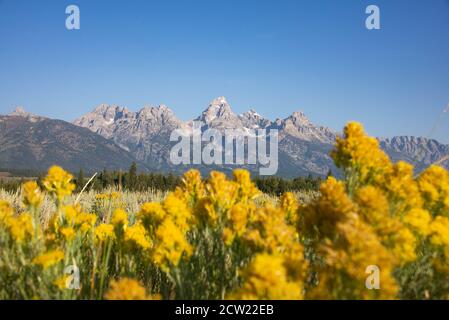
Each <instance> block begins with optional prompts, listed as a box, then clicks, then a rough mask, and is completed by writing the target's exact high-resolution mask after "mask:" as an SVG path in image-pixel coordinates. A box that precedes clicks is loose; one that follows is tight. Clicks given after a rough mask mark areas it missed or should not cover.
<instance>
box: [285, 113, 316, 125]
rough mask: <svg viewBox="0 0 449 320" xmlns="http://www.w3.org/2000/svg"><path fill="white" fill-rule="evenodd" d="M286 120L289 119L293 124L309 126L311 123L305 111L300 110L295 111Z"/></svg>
mask: <svg viewBox="0 0 449 320" xmlns="http://www.w3.org/2000/svg"><path fill="white" fill-rule="evenodd" d="M287 121H291V122H292V123H293V124H294V125H295V126H297V127H298V126H309V125H311V123H310V120H309V119H308V118H307V117H306V115H305V113H304V112H302V111H295V112H293V113H292V115H291V116H290V117H288V118H287Z"/></svg>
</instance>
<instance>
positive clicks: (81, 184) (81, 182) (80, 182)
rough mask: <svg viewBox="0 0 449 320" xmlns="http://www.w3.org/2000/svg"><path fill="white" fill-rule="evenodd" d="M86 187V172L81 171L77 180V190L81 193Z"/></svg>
mask: <svg viewBox="0 0 449 320" xmlns="http://www.w3.org/2000/svg"><path fill="white" fill-rule="evenodd" d="M83 187H84V171H83V169H80V171H79V172H78V177H77V178H76V190H77V191H78V192H80V191H81V190H82V189H83Z"/></svg>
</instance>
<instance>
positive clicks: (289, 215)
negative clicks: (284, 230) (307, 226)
mask: <svg viewBox="0 0 449 320" xmlns="http://www.w3.org/2000/svg"><path fill="white" fill-rule="evenodd" d="M280 202H281V208H282V210H284V211H285V213H286V219H287V221H288V222H289V223H291V224H294V225H296V224H297V222H298V215H297V212H296V211H297V210H298V207H299V204H298V200H297V199H296V197H295V195H294V194H293V193H292V192H285V193H284V194H283V195H282V196H281V198H280Z"/></svg>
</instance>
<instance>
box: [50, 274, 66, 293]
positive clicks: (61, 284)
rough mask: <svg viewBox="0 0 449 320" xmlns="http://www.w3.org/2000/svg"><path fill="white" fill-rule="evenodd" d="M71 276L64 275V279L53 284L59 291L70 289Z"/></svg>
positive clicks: (60, 278)
mask: <svg viewBox="0 0 449 320" xmlns="http://www.w3.org/2000/svg"><path fill="white" fill-rule="evenodd" d="M69 277H70V276H69V275H64V276H62V277H59V278H58V279H56V280H55V281H53V284H54V285H55V286H56V287H57V288H58V289H59V290H64V289H67V288H68V285H67V281H68V280H69Z"/></svg>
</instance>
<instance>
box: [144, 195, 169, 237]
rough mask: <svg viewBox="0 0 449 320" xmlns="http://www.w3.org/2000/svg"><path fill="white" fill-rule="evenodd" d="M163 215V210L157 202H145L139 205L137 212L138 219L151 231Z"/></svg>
mask: <svg viewBox="0 0 449 320" xmlns="http://www.w3.org/2000/svg"><path fill="white" fill-rule="evenodd" d="M164 217H165V211H164V209H163V208H162V205H161V204H160V203H158V202H147V203H144V204H143V205H142V206H141V207H140V211H139V213H138V214H137V218H138V220H139V221H140V222H141V223H142V224H143V225H144V226H145V228H146V229H147V230H149V231H150V232H152V230H153V228H154V226H155V225H157V224H159V223H160V222H161V221H162V219H164Z"/></svg>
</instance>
